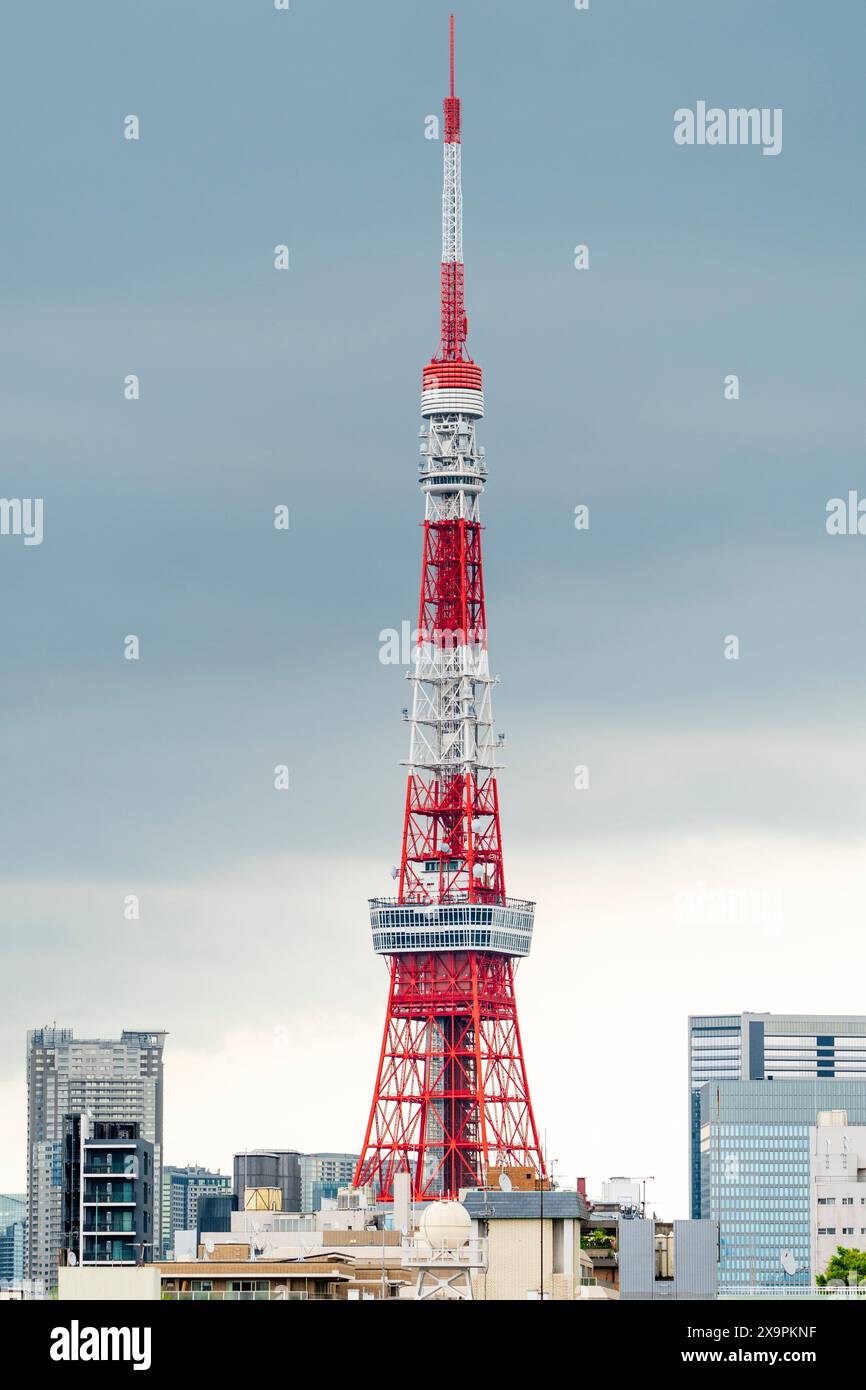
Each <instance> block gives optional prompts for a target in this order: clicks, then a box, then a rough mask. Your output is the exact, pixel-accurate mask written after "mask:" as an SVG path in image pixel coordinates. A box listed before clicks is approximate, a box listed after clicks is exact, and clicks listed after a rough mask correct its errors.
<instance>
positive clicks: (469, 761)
mask: <svg viewBox="0 0 866 1390" xmlns="http://www.w3.org/2000/svg"><path fill="white" fill-rule="evenodd" d="M450 41H451V42H450V47H451V87H450V93H449V95H448V96H447V97H446V98H445V103H444V114H445V119H444V156H445V161H444V162H445V179H444V190H443V197H442V264H441V273H440V293H441V336H440V342H439V348H438V351H437V352H436V355H435V356H434V357H433V359H432V361H431V362H430V363H429V364H428V365H427V366H426V367H425V368H424V370H423V377H422V389H421V416H422V426H421V430H420V433H419V438H420V440H421V446H420V447H421V461H420V464H419V481H420V484H421V491H422V494H423V497H424V542H423V558H422V570H421V602H420V609H419V618H418V634H417V643H416V645H415V649H414V655H413V668H412V671H411V673H410V676H409V679H410V681H411V683H412V687H413V698H412V710H411V717H410V726H411V734H410V749H409V758H408V760H407V761H408V769H409V772H408V783H407V788H406V805H405V813H404V819H403V845H402V855H401V859H400V868H399V871H396V872H398V873H399V881H398V884H397V894H396V897H394V898H374V899H372V900H371V902H370V919H371V925H372V933H373V949H374V951H376V952H377V953H378V954H379V955H381V956H384V957H385V960H386V962H387V965H388V971H389V979H390V987H389V991H388V1007H387V1015H386V1019H385V1029H384V1035H383V1038H382V1047H381V1051H380V1055H379V1063H378V1069H377V1072H376V1082H375V1090H374V1094H373V1104H372V1106H371V1109H370V1118H369V1122H368V1124H367V1131H366V1134H365V1136H364V1143H363V1148H362V1151H361V1156H360V1160H359V1162H358V1167H357V1169H356V1172H355V1178H354V1184H355V1186H356V1187H361V1186H366V1185H367V1184H373V1186H374V1192H375V1196H376V1197H377V1198H378V1199H380V1200H384V1201H387V1200H390V1199H391V1197H392V1188H393V1181H394V1175H395V1173H398V1172H408V1173H409V1174H411V1179H412V1189H413V1194H414V1197H415V1199H416V1200H420V1201H424V1200H429V1199H433V1198H454V1197H456V1196H457V1194H458V1192H459V1190H460V1189H461V1188H464V1187H479V1186H482V1187H483V1186H487V1185H488V1182H489V1180H490V1174H491V1170H492V1169H497V1168H510V1169H515V1168H522V1169H524V1170H527V1173H528V1174H529V1175H531V1178H532V1180H536V1181H537V1180H539V1179H544V1178H545V1176H546V1175H545V1169H544V1159H543V1155H542V1151H541V1146H540V1145H539V1142H538V1130H537V1128H536V1124H535V1117H534V1115H533V1112H532V1102H531V1100H530V1096H529V1086H528V1082H527V1078H526V1066H525V1063H524V1059H523V1045H522V1043H521V1039H520V1027H519V1025H518V1020H517V1005H516V1001H515V994H514V975H515V966H516V962H517V961H519V960H520V958H521V957H523V956H527V955H528V954H529V949H530V944H531V940H532V926H533V916H534V910H535V904H534V903H531V902H525V901H523V900H522V899H518V898H511V897H508V896H507V894H506V888H505V871H504V867H503V855H502V834H501V830H500V822H499V795H498V791H497V785H496V771H497V761H496V758H497V749H498V748H499V747H500V746H501V745H500V742H499V740H497V738H496V737H495V736H494V732H493V710H492V700H491V692H492V687H493V685H494V684H495V680H494V679H493V678H491V675H490V669H489V662H488V653H487V622H486V617H485V604H484V579H483V575H482V565H481V522H480V519H479V499H480V496H481V493H482V492H483V490H484V483H485V480H486V477H487V467H486V463H485V457H484V449H483V448H482V447H481V446H480V445H479V444H477V442H476V437H475V426H476V421H477V420H479V419H480V418H481V416H482V415H483V413H484V397H483V393H482V382H481V368H480V367H479V366H478V364H477V363H476V362H474V361H473V360H472V358H471V357H470V355H469V352H468V350H467V347H466V338H467V331H468V322H467V318H466V311H465V307H464V300H463V206H462V192H461V176H460V162H461V161H460V153H461V140H460V100H459V98H458V97H457V96H455V94H454V17H453V16H452V17H451V33H450Z"/></svg>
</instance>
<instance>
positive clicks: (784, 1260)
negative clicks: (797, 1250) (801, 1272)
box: [781, 1250, 797, 1274]
mask: <svg viewBox="0 0 866 1390" xmlns="http://www.w3.org/2000/svg"><path fill="white" fill-rule="evenodd" d="M781 1264H782V1268H783V1270H784V1271H785V1273H786V1274H796V1273H797V1261H796V1260H795V1259H794V1256H793V1255H792V1254H791V1252H790V1250H783V1251H782V1256H781Z"/></svg>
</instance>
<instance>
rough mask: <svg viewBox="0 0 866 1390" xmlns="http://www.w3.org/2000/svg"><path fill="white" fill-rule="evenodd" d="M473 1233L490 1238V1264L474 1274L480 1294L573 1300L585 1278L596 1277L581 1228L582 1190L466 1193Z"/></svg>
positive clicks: (496, 1297) (584, 1212)
mask: <svg viewBox="0 0 866 1390" xmlns="http://www.w3.org/2000/svg"><path fill="white" fill-rule="evenodd" d="M462 1204H463V1206H464V1207H465V1208H466V1210H467V1211H468V1212H469V1215H470V1216H471V1218H472V1238H473V1240H475V1241H484V1240H486V1241H487V1249H488V1265H487V1269H486V1270H484V1271H482V1272H480V1273H478V1274H476V1275H473V1278H472V1287H473V1292H474V1296H475V1298H476V1299H480V1300H485V1299H492V1300H501V1299H505V1300H526V1299H541V1298H544V1299H554V1300H556V1301H560V1300H565V1301H572V1300H574V1299H579V1298H580V1296H581V1280H582V1279H584V1278H592V1269H591V1265H590V1262H589V1260H588V1259H582V1252H581V1244H580V1240H581V1231H582V1227H583V1223H584V1222H585V1221H586V1220H587V1209H586V1203H585V1202H584V1200H583V1198H582V1196H581V1195H580V1193H577V1192H562V1191H558V1190H550V1191H545V1192H543V1193H542V1192H494V1191H486V1190H478V1191H471V1192H464V1193H463V1195H462Z"/></svg>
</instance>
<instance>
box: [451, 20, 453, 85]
mask: <svg viewBox="0 0 866 1390" xmlns="http://www.w3.org/2000/svg"><path fill="white" fill-rule="evenodd" d="M451 95H452V97H453V96H454V16H453V15H452V16H451Z"/></svg>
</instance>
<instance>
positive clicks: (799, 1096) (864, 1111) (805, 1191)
mask: <svg viewBox="0 0 866 1390" xmlns="http://www.w3.org/2000/svg"><path fill="white" fill-rule="evenodd" d="M697 1097H698V1114H699V1182H700V1210H699V1212H698V1215H699V1216H701V1217H704V1218H710V1219H713V1220H716V1221H718V1223H719V1290H720V1292H724V1291H725V1290H726V1289H727V1290H731V1289H732V1288H734V1287H736V1286H737V1285H747V1286H751V1287H766V1286H775V1285H780V1284H786V1283H796V1284H809V1283H811V1282H813V1280H814V1275H815V1274H816V1273H819V1272H820V1271H818V1270H812V1271H810V1268H809V1254H810V1240H809V1215H810V1201H809V1196H810V1192H809V1127H810V1126H811V1125H814V1124H815V1120H816V1117H817V1115H818V1112H819V1111H821V1110H846V1111H847V1112H848V1116H849V1121H850V1123H851V1124H852V1125H857V1124H864V1123H866V1080H851V1079H846V1080H842V1079H838V1078H837V1079H829V1078H825V1079H820V1080H819V1079H813V1080H799V1081H795V1080H775V1079H774V1080H772V1081H769V1080H768V1081H749V1080H746V1081H708V1082H706V1083H705V1084H704V1085H703V1086H700V1087H699V1088H698V1091H697ZM784 1252H787V1254H788V1255H790V1256H792V1257H793V1260H794V1262H795V1265H796V1269H795V1270H794V1272H793V1273H792V1272H790V1269H791V1266H790V1265H789V1272H786V1270H785V1268H784V1266H783V1264H782V1255H783V1253H784Z"/></svg>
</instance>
